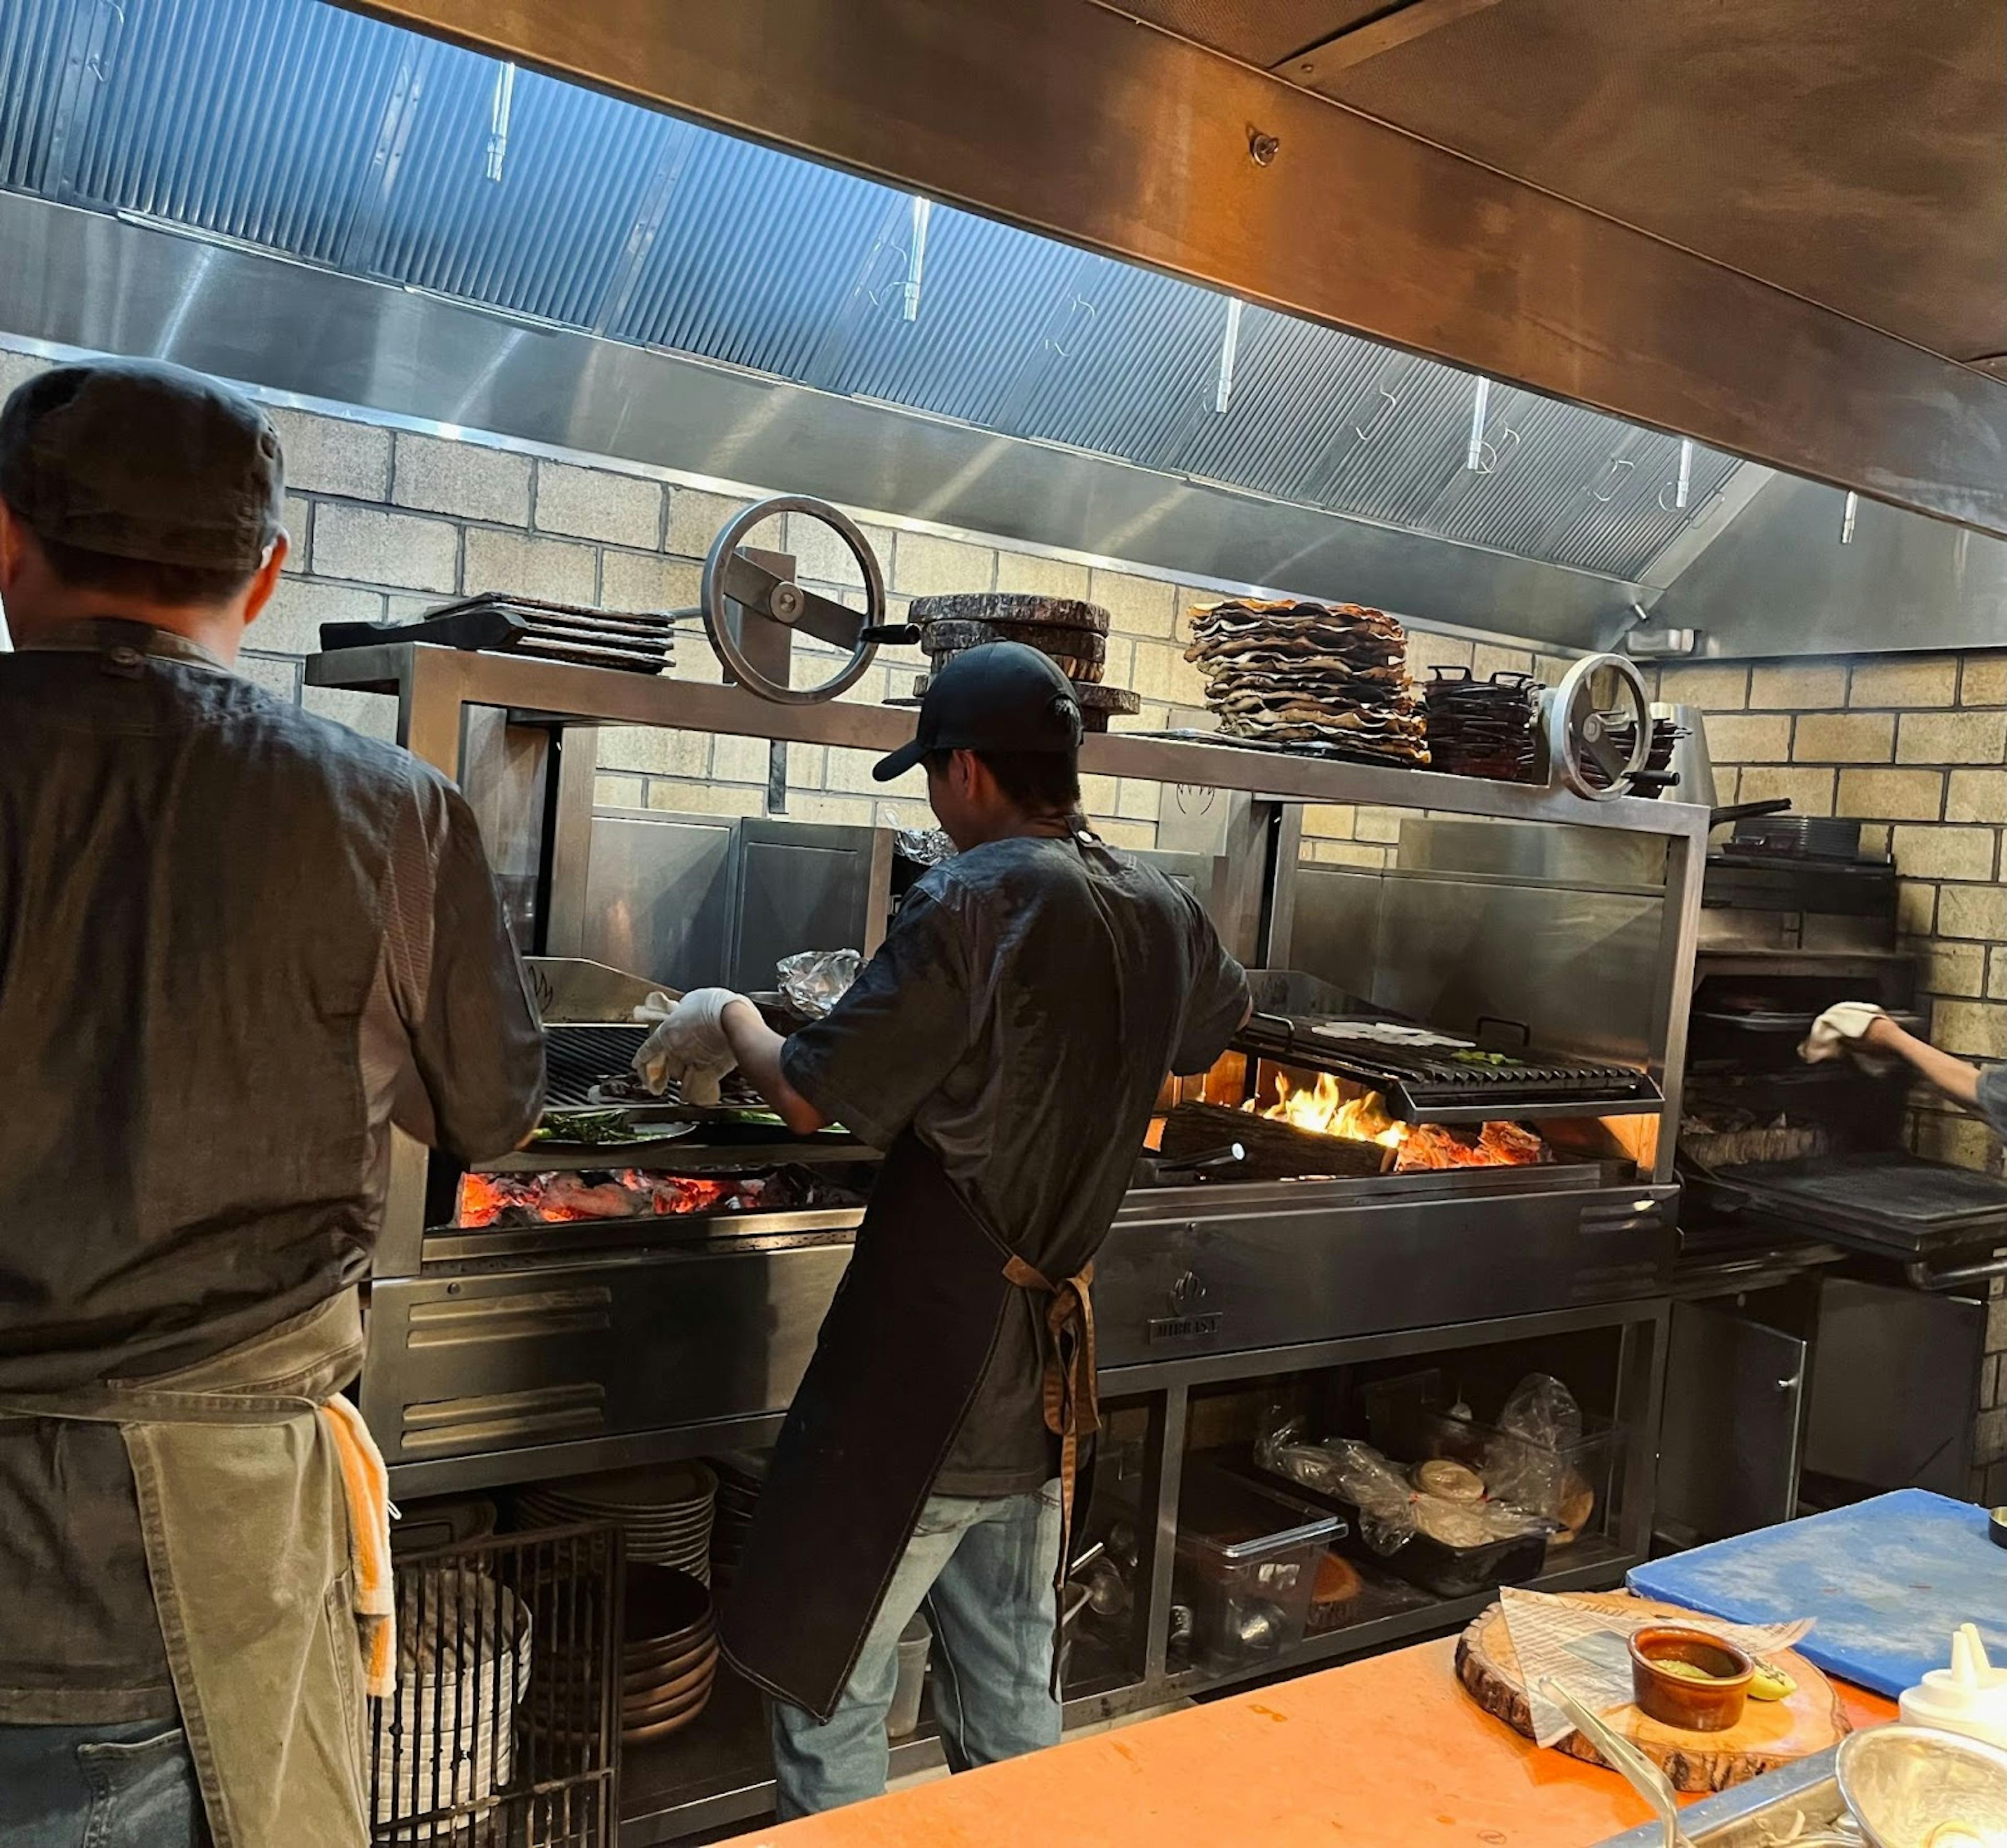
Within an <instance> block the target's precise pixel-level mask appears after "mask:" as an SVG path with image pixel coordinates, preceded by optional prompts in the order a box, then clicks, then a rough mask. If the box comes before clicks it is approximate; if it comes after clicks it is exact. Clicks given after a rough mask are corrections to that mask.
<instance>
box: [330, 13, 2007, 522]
mask: <svg viewBox="0 0 2007 1848" xmlns="http://www.w3.org/2000/svg"><path fill="white" fill-rule="evenodd" d="M358 10H361V11H364V12H370V13H373V14H375V15H376V16H379V17H381V18H384V19H391V20H393V21H397V22H398V23H403V24H405V25H407V26H410V27H414V28H415V29H417V30H421V31H424V32H428V33H432V34H437V35H439V36H441V37H445V38H447V39H450V40H451V41H455V42H457V43H458V44H464V45H467V46H471V47H474V48H478V49H481V50H483V51H489V52H491V53H492V54H494V55H496V56H499V57H504V58H511V59H513V60H515V61H517V62H520V63H522V64H525V65H533V66H535V67H538V68H539V69H544V70H546V71H549V72H553V73H555V74H556V75H559V76H567V77H571V78H574V79H577V80H580V81H581V82H584V83H590V84H593V85H595V86H597V87H599V88H601V89H604V90H608V91H611V92H613V93H615V94H619V95H622V96H624V97H630V98H633V99H634V100H636V101H640V102H643V103H646V104H651V105H654V106H657V107H660V108H665V109H668V110H671V111H674V112H675V113H677V114H679V115H686V116H690V117H692V118H695V119H697V120H699V121H702V122H708V123H711V124H713V125H716V126H718V127H719V128H721V129H726V130H728V131H731V132H733V133H740V134H744V135H747V136H752V137H753V138H754V139H756V140H761V141H764V142H767V143H771V144H772V145H774V146H776V147H783V148H786V149H789V150H793V151H795V152H797V153H799V154H805V155H807V156H809V157H812V158H815V159H818V160H823V161H829V162H831V163H833V164H836V165H838V166H840V167H844V168H849V169H851V170H852V171H855V172H859V173H862V174H865V175H869V176H871V177H873V178H879V179H882V180H884V181H885V182H888V183H890V184H892V185H894V186H899V187H901V188H903V189H907V190H909V191H913V192H918V193H924V194H926V195H927V196H929V197H932V198H933V199H936V200H944V201H947V202H950V203H954V204H958V205H961V206H965V207H968V209H969V210H972V211H976V212H980V213H982V214H986V215H988V216H989V217H996V218H1000V219H1003V220H1004V221H1008V222H1010V223H1012V224H1019V225H1021V226H1024V227H1025V228H1028V229H1029V230H1032V231H1042V232H1045V233H1047V234H1049V235H1052V236H1054V237H1057V238H1061V239H1066V240H1067V241H1069V242H1073V243H1076V244H1079V245H1082V246H1086V247H1088V248H1089V249H1095V250H1099V251H1102V252H1104V253H1107V254H1108V255H1110V256H1116V257H1120V258H1125V259H1127V260H1131V261H1134V262H1137V263H1145V264H1148V265H1150V266H1151V267H1155V268H1157V269H1159V270H1166V271H1169V272H1170V273H1172V274H1176V275H1180V276H1183V277H1189V278H1190V279H1191V280H1192V281H1197V282H1200V283H1203V284H1208V285H1210V286H1212V287H1215V288H1220V289H1222V290H1226V291H1228V292H1231V293H1233V294H1234V295H1239V296H1240V297H1242V298H1243V299H1246V300H1248V301H1253V302H1262V303H1265V304H1266V305H1267V306H1270V307H1272V308H1275V309H1279V310H1281V311H1282V312H1284V313H1291V314H1298V315H1302V316H1307V317H1308V318H1309V319H1311V320H1318V321H1322V322H1324V323H1328V324H1330V325H1332V326H1334V327H1343V328H1346V329H1348V330H1351V331H1353V332H1354V333H1358V334H1365V335H1367V336H1370V337H1373V338H1375V339H1379V340H1383V341H1389V342H1391V344H1393V345H1396V346H1400V347H1405V348H1409V349H1412V350H1413V351H1414V352H1420V353H1425V354H1427V355H1430V357H1432V358H1434V359H1442V360H1445V361H1448V362H1451V363H1452V364H1455V365H1459V366H1468V367H1469V368H1470V369H1473V370H1474V371H1477V372H1480V373H1485V374H1487V375H1488V376H1490V377H1492V378H1494V379H1498V380H1509V381H1511V382H1512V383H1518V384H1522V385H1525V386H1527V387H1530V388H1531V389H1533V390H1538V391H1543V392H1547V393H1550V394H1554V396H1556V397H1558V398H1571V399H1573V400H1575V401H1577V402H1578V403H1582V404H1586V405H1593V406H1594V407H1596V408H1598V409H1600V410H1603V411H1607V412H1610V413H1612V414H1613V415H1617V416H1621V417H1624V418H1627V419H1632V420H1634V421H1636V422H1642V423H1646V424H1650V425H1653V426H1656V427H1658V428H1660V429H1666V430H1670V431H1672V432H1674V433H1676V434H1678V435H1681V436H1693V437H1695V438H1698V440H1701V441H1702V442H1704V443H1709V444H1712V445H1713V446H1714V447H1716V448H1719V449H1722V450H1725V451H1729V452H1730V453H1733V454H1737V455H1742V456H1747V457H1749V458H1752V459H1754V460H1755V461H1762V462H1766V463H1769V464H1770V465H1772V466H1774V467H1776V468H1783V469H1787V470H1790V471H1791V472H1794V473H1797V474H1801V475H1808V476H1810V477H1812V478H1813V479H1817V480H1821V481H1825V482H1832V483H1833V484H1835V485H1836V486H1841V487H1845V488H1851V489H1857V490H1858V491H1860V492H1861V493H1864V494H1867V495H1870V496H1874V497H1875V498H1877V499H1880V500H1886V501H1889V502H1890V503H1892V504H1896V505H1899V506H1906V507H1914V508H1916V509H1917V510H1918V511H1921V512H1924V513H1927V514H1934V515H1936V516H1937V517H1938V518H1943V519H1947V520H1952V521H1958V522H1960V523H1962V524H1963V525H1969V526H1972V527H1974V528H1979V529H1981V530H1983V531H1987V532H1995V533H1998V534H2002V535H2007V384H2003V383H2001V382H2000V381H1998V380H1994V379H1991V378H1989V377H1988V376H1985V375H1984V373H1980V372H1977V371H1976V370H1974V369H1972V368H1970V367H1968V366H1960V365H1958V364H1956V363H1955V362H1952V361H1951V360H1949V359H1945V358H1942V356H1940V355H1936V354H1934V353H1931V352H1926V351H1925V350H1924V349H1923V348H1919V347H1917V346H1914V345H1910V343H1908V342H1906V341H1902V340H1899V339H1897V338H1896V337H1893V336H1892V335H1890V334H1884V333H1881V332H1878V331H1877V330H1875V329H1873V328H1871V327H1866V326H1864V325H1863V324H1862V323H1860V322H1857V321H1855V320H1850V319H1849V318H1847V316H1843V315H1840V314H1837V313H1833V312H1832V311H1831V310H1830V309H1825V308H1822V307H1821V306H1818V304H1816V303H1814V302H1808V301H1807V300H1804V299H1802V298H1801V297H1799V296H1796V295H1792V294H1790V293H1789V292H1787V291H1784V290H1782V289H1779V288H1774V287H1772V286H1771V285H1769V284H1766V283H1763V282H1761V281H1757V280H1755V278H1753V277H1749V276H1747V275H1744V274H1741V272H1739V271H1737V270H1732V269H1730V268H1728V267H1726V266H1724V265H1722V264H1720V263H1713V262H1711V261H1709V260H1707V259H1705V258H1704V257H1702V256H1697V255H1695V253H1692V252H1691V251H1688V250H1684V249H1680V248H1677V247H1676V246H1673V245H1670V244H1667V243H1665V242H1661V241H1660V240H1659V239H1656V238H1653V237H1651V236H1649V235H1646V234H1645V233H1644V232H1642V231H1638V230H1636V229H1635V228H1631V227H1630V226H1628V225H1624V224H1619V223H1617V221H1614V220H1612V219H1610V218H1607V217H1602V216H1600V215H1599V214H1596V213H1593V212H1591V211H1589V210H1585V209H1584V208H1582V207H1578V206H1575V205H1573V204H1571V203H1568V201H1567V200H1562V199H1559V198H1557V197H1555V196H1553V195H1552V194H1550V193H1543V192H1541V191H1540V190H1538V189H1535V188H1533V187H1531V186H1526V185H1524V184H1522V182H1518V181H1515V180H1513V179H1511V178H1508V177H1506V176H1505V175H1502V174H1500V173H1497V172H1495V171H1492V170H1490V169H1489V168H1484V167H1482V166H1480V165H1478V164H1476V163H1475V162H1473V161H1469V160H1466V159H1465V158H1463V157H1461V156H1459V155H1457V154H1452V153H1451V152H1449V151H1448V150H1445V149H1443V148H1441V147H1435V146H1434V145H1432V144H1430V143H1427V142H1423V141H1421V140H1417V139H1416V138H1415V137H1414V136H1410V135H1407V134H1404V133H1402V132H1401V131H1399V129H1393V128H1390V127H1388V126H1387V125H1385V124H1384V123H1381V122H1375V121H1373V120H1371V119H1370V118H1367V117H1365V116H1363V115H1359V114H1357V113H1356V112H1355V111H1351V110H1349V109H1346V108H1344V107H1343V106H1342V105H1340V104H1335V103H1332V102H1330V101H1326V100H1325V99H1324V98H1322V97H1317V96H1314V95H1312V94H1308V93H1307V92H1305V91H1303V90H1299V89H1296V88H1293V87H1291V86H1290V85H1289V84H1287V83H1283V82H1282V81H1280V80H1278V79H1276V78H1275V77H1272V76H1268V75H1266V74H1265V73H1264V72H1260V71H1257V70H1253V69H1249V68H1248V67H1247V66H1246V65H1240V64H1237V63H1236V62H1233V60H1231V59H1229V58H1222V57H1220V56H1219V55H1215V54H1214V53H1212V52H1209V51H1205V50H1203V49H1201V48H1199V47H1197V46H1195V45H1193V44H1190V43H1188V42H1187V41H1183V40H1182V39H1178V38H1175V37H1170V36H1169V35H1168V34H1165V33H1162V32H1161V31H1159V30H1155V28H1153V27H1148V26H1144V25H1141V24H1139V23H1137V22H1135V21H1134V20H1133V19H1130V18H1129V17H1128V16H1125V15H1123V14H1121V13H1120V12H1115V11H1113V10H1111V9H1108V8H1106V7H1103V6H1101V5H1094V4H1090V3H1089V0H1011V4H1009V5H997V4H996V3H995V0H731V3H730V4H728V5H664V4H662V3H661V0H367V3H366V4H362V5H359V6H358Z"/></svg>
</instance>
